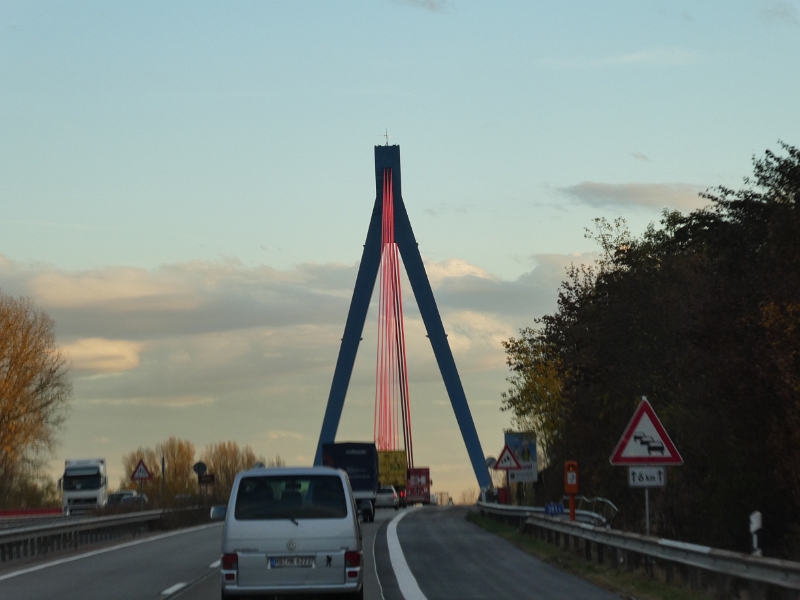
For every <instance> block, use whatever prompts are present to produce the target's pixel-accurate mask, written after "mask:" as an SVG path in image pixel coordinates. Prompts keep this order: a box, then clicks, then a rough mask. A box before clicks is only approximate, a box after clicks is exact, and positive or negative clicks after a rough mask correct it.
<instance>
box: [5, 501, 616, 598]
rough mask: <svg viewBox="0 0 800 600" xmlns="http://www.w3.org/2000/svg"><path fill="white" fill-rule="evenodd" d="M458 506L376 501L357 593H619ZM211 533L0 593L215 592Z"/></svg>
mask: <svg viewBox="0 0 800 600" xmlns="http://www.w3.org/2000/svg"><path fill="white" fill-rule="evenodd" d="M465 514H466V509H464V508H460V507H425V508H419V509H415V510H408V511H400V512H396V511H394V510H379V511H378V513H377V515H376V519H375V522H374V523H365V524H364V525H363V536H364V537H363V542H364V585H365V587H364V590H365V596H364V597H365V598H366V600H453V599H464V600H472V599H474V600H494V599H498V598H514V599H515V600H525V599H536V600H550V599H553V600H555V599H559V600H562V599H565V598H568V599H570V600H615V599H616V600H618V599H619V596H616V595H614V594H611V593H609V592H607V591H605V590H602V589H600V588H598V587H596V586H593V585H592V584H590V583H587V582H585V581H583V580H582V579H579V578H577V577H575V576H573V575H569V574H566V573H563V572H561V571H559V570H558V569H556V568H554V567H551V566H550V565H547V564H545V563H542V562H541V561H539V560H537V559H535V558H533V557H531V556H530V555H528V554H526V553H524V552H522V551H521V550H519V549H517V548H516V547H515V546H513V545H512V544H510V543H508V542H506V541H505V540H502V539H499V538H497V537H495V536H493V535H491V534H489V533H486V532H485V531H483V530H482V529H480V528H479V527H477V526H475V525H473V524H471V523H468V522H467V521H466V520H465V519H464V516H465ZM400 515H403V517H402V519H401V520H399V521H397V522H394V523H392V520H393V519H394V518H395V517H398V516H400ZM220 535H221V526H220V525H219V524H215V525H207V526H204V527H201V528H195V529H191V530H182V531H176V532H171V533H168V534H162V535H157V536H153V537H150V538H145V539H141V540H137V541H135V542H133V543H131V542H129V543H126V544H123V545H121V546H115V547H111V548H101V549H98V550H96V551H94V552H89V553H86V554H81V555H68V556H63V557H59V558H58V559H57V560H55V561H50V562H42V563H38V564H35V565H31V564H28V565H26V566H25V568H24V569H22V570H21V571H8V570H4V571H3V572H0V598H25V599H30V600H38V599H42V600H54V599H55V598H58V599H59V600H62V599H63V600H71V599H73V598H74V599H81V600H99V599H101V598H102V599H107V598H115V599H119V600H128V599H137V600H138V599H146V600H155V599H160V600H170V599H174V600H212V599H213V600H218V599H219V597H220V581H219V569H218V562H217V561H218V560H219V557H220V541H221V540H220ZM398 553H399V556H398Z"/></svg>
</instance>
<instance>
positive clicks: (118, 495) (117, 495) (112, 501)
mask: <svg viewBox="0 0 800 600" xmlns="http://www.w3.org/2000/svg"><path fill="white" fill-rule="evenodd" d="M135 495H136V492H135V491H134V490H120V491H118V492H114V493H113V494H109V495H108V501H107V502H106V504H107V505H108V506H116V505H119V504H122V501H123V500H124V499H126V498H132V497H133V496H135Z"/></svg>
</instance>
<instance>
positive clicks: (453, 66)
mask: <svg viewBox="0 0 800 600" xmlns="http://www.w3.org/2000/svg"><path fill="white" fill-rule="evenodd" d="M0 56H2V59H0V206H2V209H3V210H2V212H0V255H2V257H3V258H2V261H1V262H0V289H3V290H4V291H6V292H9V293H15V294H26V295H31V296H33V297H34V298H35V299H36V300H37V301H38V302H39V303H40V304H41V305H42V306H43V307H44V308H46V309H47V310H48V311H49V312H51V314H53V315H54V316H55V318H56V322H57V330H58V332H59V341H60V343H62V344H63V345H64V346H65V347H66V348H68V349H69V350H70V352H71V353H72V356H73V362H74V365H75V371H74V372H75V378H76V379H75V395H74V407H73V411H72V413H71V417H70V420H69V421H68V424H67V428H66V429H65V432H64V434H63V436H62V438H63V439H62V445H61V446H60V447H59V450H58V451H57V455H56V457H54V463H53V464H57V463H58V462H59V461H60V460H62V459H63V458H64V457H65V455H69V456H70V457H72V456H74V455H76V454H77V455H96V454H98V453H101V454H102V453H104V454H107V455H108V456H109V458H110V459H112V460H115V459H116V457H118V456H119V455H120V454H121V453H122V452H124V451H126V450H129V449H131V448H132V447H136V446H138V445H140V444H146V445H151V444H154V443H156V442H157V441H159V440H160V439H163V437H165V435H170V434H177V435H182V436H183V437H188V438H190V439H194V440H195V442H196V443H197V444H198V445H203V444H205V443H208V442H210V441H217V440H216V438H214V437H213V436H214V435H215V434H219V435H225V436H234V435H239V436H240V439H241V440H243V441H246V442H249V443H251V444H252V445H253V446H254V448H255V449H256V450H257V451H259V452H261V453H265V454H270V455H271V454H274V453H276V452H282V453H283V454H284V455H287V456H288V457H289V458H290V460H291V459H292V458H294V457H296V458H297V460H298V461H302V460H304V459H305V457H306V455H307V454H309V453H310V452H311V450H309V448H308V447H310V446H313V444H314V441H315V437H316V435H317V433H318V428H319V424H320V423H321V419H322V406H323V405H324V398H325V397H327V387H328V386H329V383H330V377H331V375H332V371H333V366H334V361H335V356H336V350H337V344H336V340H337V339H338V337H340V335H341V330H342V329H343V327H344V317H345V315H346V309H347V297H348V290H349V289H351V288H352V282H353V281H354V277H355V268H356V263H357V261H358V259H359V257H360V251H361V245H362V244H363V239H364V236H365V234H366V226H367V223H368V220H369V211H370V208H371V205H372V202H373V200H374V180H373V171H372V170H373V164H372V147H373V145H375V144H378V143H382V138H381V137H380V136H381V134H382V133H383V132H384V131H385V130H386V129H387V128H388V131H389V134H390V135H391V136H393V137H392V138H391V140H390V141H391V142H392V143H398V144H400V146H401V150H402V160H403V197H404V200H405V203H406V205H407V207H408V211H409V214H410V217H411V220H412V224H413V226H414V229H415V233H416V235H417V238H418V240H419V242H420V250H421V252H422V254H423V256H424V257H425V259H426V261H428V265H429V268H430V269H432V270H433V271H435V272H437V273H439V276H438V279H437V280H436V281H437V283H436V284H435V285H437V286H439V287H437V289H436V290H435V291H436V293H437V295H438V296H439V298H440V304H441V305H442V306H441V309H442V312H443V316H444V320H445V326H446V327H447V328H448V330H449V331H450V330H454V329H458V330H459V331H461V332H462V334H463V336H464V339H463V340H462V341H463V344H462V346H460V347H459V348H456V349H454V352H455V353H456V360H457V362H458V363H459V367H460V368H461V370H462V376H463V378H464V380H465V386H466V387H467V395H468V397H469V398H470V400H471V402H473V404H474V408H473V410H474V412H475V413H476V421H478V422H479V424H478V427H479V434H480V435H481V439H482V441H483V443H484V445H485V446H486V448H484V449H485V451H486V452H487V454H489V453H492V452H499V447H498V448H495V446H497V445H498V444H500V443H501V441H502V437H501V431H500V429H501V428H502V427H503V426H506V425H507V415H504V414H502V413H499V411H498V410H497V408H498V406H499V395H500V392H502V391H503V390H504V389H505V381H504V378H505V376H506V375H507V373H506V372H505V366H504V363H503V355H502V349H501V348H500V347H499V340H500V339H504V338H507V337H508V335H513V333H514V331H516V329H518V328H519V327H522V326H525V325H529V324H531V323H532V320H533V318H534V317H535V316H538V315H541V314H542V312H544V311H549V310H552V308H553V306H554V301H555V294H556V291H557V285H558V281H559V279H560V277H561V274H562V273H563V271H562V269H563V267H564V266H566V265H568V264H569V262H570V261H577V262H581V261H591V259H592V255H591V252H593V251H594V247H593V244H592V242H591V241H589V240H586V239H585V238H584V228H585V227H589V226H590V225H591V220H592V219H593V218H594V217H598V216H605V217H608V218H613V217H617V216H623V217H625V218H626V219H627V220H628V222H629V224H630V226H631V228H632V230H633V231H634V232H641V231H642V230H643V228H644V227H645V226H646V224H647V223H649V222H651V221H655V220H657V219H658V216H659V213H660V211H661V209H663V208H664V207H670V208H678V209H681V210H684V211H686V210H690V209H691V208H694V207H697V206H700V205H702V200H699V199H698V198H697V196H696V194H697V192H698V191H700V190H703V189H706V188H707V187H710V186H716V185H727V186H733V187H735V186H738V185H740V183H741V180H742V178H743V177H744V176H746V175H747V174H748V173H749V172H750V169H751V165H750V162H751V157H752V156H753V155H760V154H762V153H763V151H764V150H765V149H767V148H772V149H775V148H776V147H777V141H778V140H779V139H781V140H784V141H786V142H788V143H791V144H795V145H796V144H798V143H800V142H799V141H798V140H800V119H798V106H800V77H798V76H797V75H798V66H797V65H798V64H800V3H798V2H797V1H796V0H794V1H785V2H774V1H768V0H748V1H738V2H735V1H727V2H702V3H699V2H660V3H659V2H602V3H600V2H575V1H571V2H495V3H486V2H466V1H464V2H462V1H458V0H448V1H447V2H444V1H437V0H405V1H400V0H398V1H390V0H386V1H382V2H381V1H371V2H282V3H278V2H240V3H220V2H213V3H212V2H170V3H163V2H135V3H134V2H115V3H107V2H71V3H63V2H58V3H57V2H36V3H33V2H8V1H7V2H3V3H2V4H0ZM320 298H322V299H323V300H324V301H322V302H320ZM303 299H305V300H303ZM306 300H307V302H306ZM276 303H277V304H276ZM412 304H413V303H412ZM276 305H278V306H281V307H283V308H282V309H281V310H276V309H275V307H276ZM413 310H414V309H413V306H411V307H410V311H411V313H413ZM268 315H271V316H268ZM410 316H411V319H410V322H409V327H410V329H411V330H412V331H414V330H415V329H414V328H415V327H417V326H418V325H419V324H418V323H416V324H415V321H414V318H413V314H412V315H410ZM176 323H182V324H181V325H180V326H179V325H176ZM210 323H211V324H210ZM212 324H213V325H212ZM368 327H369V325H368ZM459 328H460V329H459ZM420 333H421V336H422V340H421V342H424V333H422V332H421V330H420ZM367 335H369V334H368V333H367V334H365V340H366V339H367V337H366V336H367ZM411 344H412V345H413V344H414V342H413V340H412V341H411ZM419 347H420V349H419V352H420V354H419V361H418V363H419V364H418V369H419V371H418V373H419V378H418V381H419V384H418V385H419V386H420V387H419V388H418V392H417V396H418V397H427V398H430V401H429V402H426V401H423V400H420V401H419V403H418V404H417V406H418V407H419V408H418V409H417V413H416V414H418V415H420V416H419V417H418V419H419V420H420V421H429V422H430V423H431V424H432V425H431V426H432V427H433V428H434V429H436V428H439V429H441V428H445V429H452V428H453V427H454V420H453V419H452V416H451V415H450V414H448V413H447V410H445V409H447V406H446V395H444V392H443V387H442V386H441V384H440V382H437V381H436V373H435V372H434V371H430V369H428V367H427V366H426V365H427V363H426V360H427V361H429V358H430V357H429V356H428V355H427V354H425V352H426V351H427V352H428V353H429V350H426V349H425V346H424V343H420V344H419ZM362 348H363V349H362V352H361V355H364V354H369V353H368V352H367V349H369V352H373V350H372V348H374V344H373V345H372V346H368V345H367V344H366V343H365V344H364V345H363V346H362ZM237 352H241V353H242V354H237ZM361 355H360V358H359V360H360V361H363V365H362V366H363V369H362V371H357V373H359V372H360V373H361V375H360V377H361V379H360V380H358V381H360V383H359V384H357V385H356V383H355V381H354V388H353V390H355V391H358V390H361V391H360V392H359V393H360V394H361V396H358V397H359V398H361V399H360V400H358V399H354V400H353V407H352V408H350V404H348V408H346V411H345V419H344V420H343V425H342V427H343V428H344V430H346V431H347V432H348V433H349V434H350V435H351V436H352V437H365V436H367V437H368V435H370V434H371V430H366V431H364V432H363V433H364V435H362V429H363V428H364V423H366V422H371V419H366V420H364V421H363V422H362V420H360V419H361V414H362V413H366V412H369V410H370V408H369V402H371V400H370V397H369V396H370V391H369V389H370V382H369V377H370V374H369V372H370V367H369V361H370V360H374V358H372V359H370V358H369V356H365V357H363V358H361ZM235 356H239V359H238V360H234V359H233V358H232V357H235ZM243 356H244V357H247V360H244V359H243V358H242V357H243ZM373 356H374V354H373ZM103 357H105V359H104V358H103ZM109 357H112V358H109ZM113 357H116V358H113ZM287 357H294V358H293V359H292V360H289V359H288V358H287ZM106 359H107V360H106ZM103 360H106V362H103ZM170 360H174V361H175V365H182V366H180V367H179V366H174V369H173V370H172V371H169V372H170V373H173V374H176V375H175V378H174V379H170V377H169V375H168V374H167V373H164V372H160V371H159V369H160V368H162V367H163V365H164V364H166V363H169V361H170ZM282 360H285V361H287V362H286V363H285V364H284V363H282V362H281V361H282ZM109 361H110V362H109ZM165 361H166V363H165ZM270 361H277V362H270ZM277 364H281V365H282V366H281V368H280V369H278V368H277V367H276V366H275V365H277ZM412 366H413V365H412ZM198 370H201V371H203V372H205V373H211V372H213V373H214V379H213V381H209V383H208V385H207V386H206V388H204V390H198V389H195V388H193V382H196V381H197V377H196V374H197V373H198V372H199V371H198ZM273 370H275V374H274V375H267V373H270V372H272V371H273ZM309 373H313V376H311V377H310V378H309ZM357 377H358V375H357ZM411 377H412V383H413V378H414V372H413V370H412V373H411ZM182 378H183V379H182ZM277 380H280V385H278V384H277V383H276V381H277ZM223 381H224V382H225V385H221V383H220V382H223ZM312 381H313V384H312V383H311V382H312ZM144 382H147V383H146V385H145V383H144ZM159 382H160V383H159ZM245 382H247V383H245ZM359 385H360V386H361V388H363V389H361V388H360V387H359ZM373 385H374V384H373ZM276 386H277V387H276ZM425 386H428V387H425ZM355 391H354V393H353V395H356V393H355ZM295 396H298V397H302V398H303V402H306V403H307V406H306V408H304V411H305V412H304V413H303V415H302V416H297V415H294V414H292V413H291V411H290V410H288V409H287V406H288V405H290V404H291V403H292V402H293V398H295ZM413 398H414V389H413V388H412V407H413V405H414V400H413ZM358 402H360V403H361V404H358ZM437 402H444V403H445V404H444V408H442V410H439V409H438V408H435V407H440V408H441V407H442V405H441V404H436V403H437ZM480 402H483V403H485V404H483V405H481V404H479V403H480ZM359 406H360V407H361V408H360V409H359V408H356V407H359ZM236 407H239V408H236ZM437 410H438V411H439V412H437ZM189 412H191V415H192V416H191V418H190V419H187V414H189ZM254 414H257V415H259V418H260V419H263V420H264V421H269V422H270V423H272V422H273V421H274V422H275V423H277V425H275V426H272V425H269V426H267V425H264V426H261V425H258V424H257V423H256V424H254V423H253V421H254V419H253V418H252V416H253V415H254ZM123 418H124V419H128V420H130V421H132V422H135V423H136V430H137V433H136V434H135V435H134V434H133V433H131V431H130V430H129V429H128V430H126V429H125V428H122V427H117V426H116V425H114V423H116V422H119V421H120V419H123ZM221 418H222V419H224V421H225V425H224V426H222V427H220V426H219V420H220V419H221ZM256 421H258V420H257V419H256ZM415 431H417V432H418V434H419V435H420V436H421V437H424V426H420V427H416V426H415ZM270 432H272V433H270ZM419 432H422V433H419ZM88 440H94V441H91V442H90V441H88ZM102 440H104V441H102ZM440 443H442V444H446V445H447V444H449V446H448V447H450V446H452V448H453V450H452V452H450V454H447V453H444V454H447V456H446V457H444V458H441V460H440V459H439V457H440V456H443V454H442V451H441V449H440V448H439V444H440ZM415 446H416V447H417V448H418V451H419V452H420V453H422V455H423V461H425V460H427V462H429V463H430V464H431V465H432V466H434V467H435V466H436V465H437V464H439V463H437V462H436V461H437V460H440V463H441V464H440V467H441V468H440V471H441V472H442V473H450V474H452V475H447V476H443V477H440V481H443V483H444V484H447V485H449V486H450V487H451V490H450V491H451V493H453V492H457V491H458V489H459V488H463V487H466V486H467V485H469V478H470V473H469V466H468V461H467V459H466V453H464V452H463V451H462V450H460V449H458V448H457V447H458V437H457V434H455V435H450V436H449V437H447V439H446V440H445V441H444V442H441V441H437V440H435V439H430V440H428V441H423V440H420V441H417V442H416V443H415ZM418 462H420V461H418ZM448 469H449V470H448ZM442 489H445V488H442Z"/></svg>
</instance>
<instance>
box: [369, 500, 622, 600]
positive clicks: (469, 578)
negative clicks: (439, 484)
mask: <svg viewBox="0 0 800 600" xmlns="http://www.w3.org/2000/svg"><path fill="white" fill-rule="evenodd" d="M466 513H467V509H466V508H462V507H427V508H423V509H420V510H414V511H411V512H410V513H409V514H408V515H406V516H405V517H403V519H402V520H401V521H400V522H399V523H398V524H397V537H398V539H399V541H400V545H401V547H402V550H403V555H404V557H405V560H406V562H407V563H408V567H409V568H410V571H411V573H412V574H413V577H414V578H415V579H416V582H417V584H418V586H419V589H420V590H421V592H422V594H423V595H424V598H426V599H427V600H452V599H454V598H458V599H459V600H489V599H493V598H514V599H515V600H524V599H532V600H563V599H565V598H569V599H570V600H619V598H620V597H619V596H618V595H616V594H612V593H611V592H608V591H606V590H603V589H601V588H599V587H597V586H595V585H593V584H591V583H588V582H587V581H584V580H583V579H580V578H579V577H576V576H574V575H571V574H569V573H564V572H563V571H560V570H558V569H556V568H555V567H553V566H551V565H549V564H547V563H544V562H542V561H540V560H538V559H537V558H534V557H533V556H531V555H529V554H527V553H525V552H523V551H522V550H520V549H519V548H517V547H516V546H514V545H513V544H511V543H510V542H507V541H506V540H503V539H501V538H498V537H496V536H494V535H492V534H490V533H487V532H486V531H484V530H483V529H481V528H480V527H478V526H476V525H473V524H472V523H469V522H468V521H466V520H465V518H464V517H465V516H466ZM387 532H389V533H390V530H389V528H388V527H387ZM385 537H387V536H384V535H383V533H382V532H379V534H378V536H377V540H376V559H377V561H378V565H379V569H378V575H379V576H380V578H381V582H382V583H383V590H384V597H385V600H403V598H404V597H403V596H402V595H400V596H398V595H397V583H396V581H395V583H394V584H393V583H392V582H391V578H392V575H393V574H392V573H389V572H387V571H386V569H385V567H384V565H385V560H384V559H383V553H384V550H383V547H382V545H383V543H384V538H385ZM389 537H390V536H389ZM382 567H383V568H382ZM395 571H397V569H396V566H395ZM401 587H402V586H401ZM405 600H411V599H410V598H408V597H405Z"/></svg>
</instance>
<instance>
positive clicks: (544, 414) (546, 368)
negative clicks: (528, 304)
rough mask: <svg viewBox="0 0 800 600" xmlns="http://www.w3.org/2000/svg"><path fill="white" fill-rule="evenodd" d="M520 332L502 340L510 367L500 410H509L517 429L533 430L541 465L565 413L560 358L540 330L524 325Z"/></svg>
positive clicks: (561, 430)
mask: <svg viewBox="0 0 800 600" xmlns="http://www.w3.org/2000/svg"><path fill="white" fill-rule="evenodd" d="M520 335H521V337H520V338H519V339H516V338H510V339H509V340H508V341H504V342H502V343H503V348H505V351H506V355H507V358H506V363H507V364H508V366H509V368H510V369H511V371H512V375H511V377H509V378H508V382H509V383H511V388H510V389H509V391H508V392H503V394H502V402H503V406H502V410H504V411H511V414H512V415H513V418H512V425H514V427H516V428H517V429H518V430H521V431H534V432H535V433H536V441H537V444H538V445H539V450H540V454H541V460H540V463H541V465H540V466H543V467H544V466H547V462H548V461H547V457H548V456H549V455H550V452H551V449H552V447H553V445H554V444H555V443H556V440H557V439H558V438H559V437H560V436H561V434H562V432H563V429H564V420H565V416H566V405H565V403H564V397H563V395H562V393H561V389H562V386H563V382H562V377H561V371H560V368H561V365H560V359H559V357H558V354H557V353H556V352H555V351H554V350H555V349H554V348H553V347H552V346H551V345H550V344H548V343H547V341H546V340H544V339H543V337H542V334H541V332H540V331H537V330H534V329H530V328H526V329H522V330H520Z"/></svg>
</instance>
